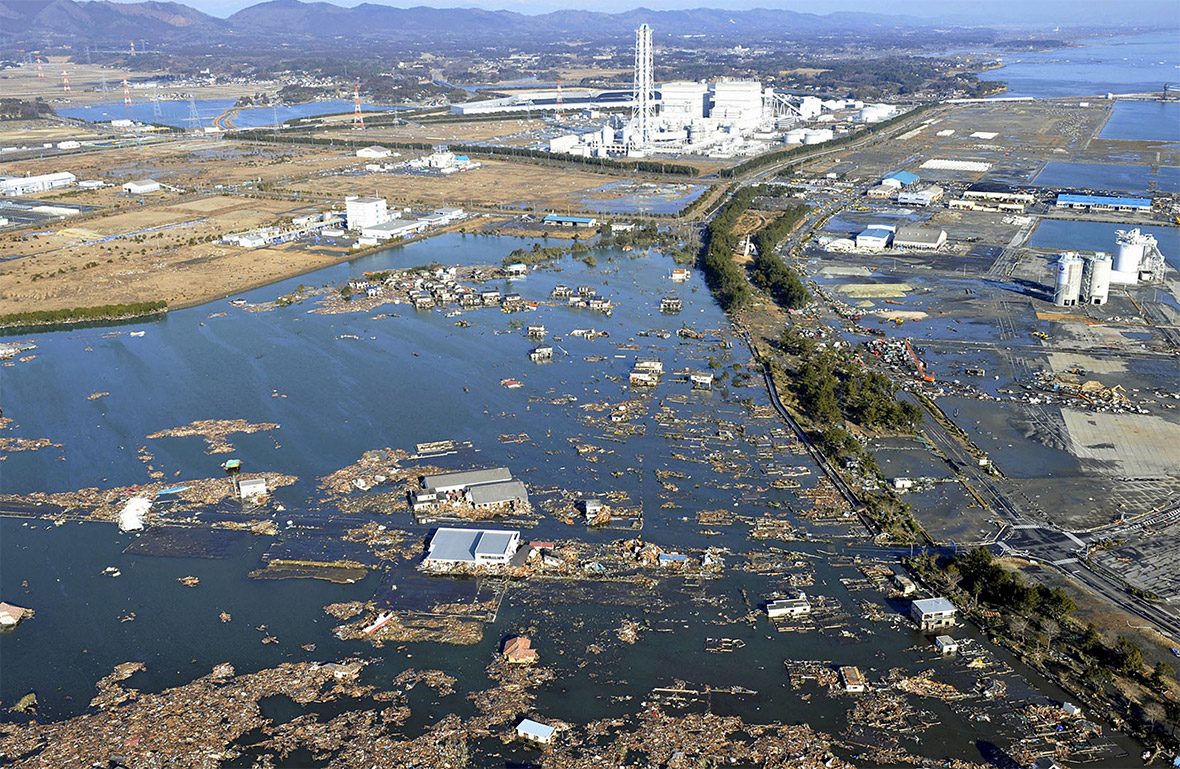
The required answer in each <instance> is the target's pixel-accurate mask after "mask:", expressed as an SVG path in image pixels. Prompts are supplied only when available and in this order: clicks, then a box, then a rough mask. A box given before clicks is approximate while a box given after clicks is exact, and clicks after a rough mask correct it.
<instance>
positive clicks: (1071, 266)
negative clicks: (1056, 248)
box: [1053, 253, 1083, 307]
mask: <svg viewBox="0 0 1180 769" xmlns="http://www.w3.org/2000/svg"><path fill="white" fill-rule="evenodd" d="M1056 264H1057V279H1056V281H1055V282H1054V284H1053V304H1055V305H1057V306H1058V307H1073V306H1074V305H1076V304H1077V303H1078V297H1079V296H1080V295H1081V293H1082V269H1083V265H1082V257H1080V256H1078V255H1077V254H1074V253H1065V254H1062V255H1061V258H1059V259H1058V260H1057V263H1056Z"/></svg>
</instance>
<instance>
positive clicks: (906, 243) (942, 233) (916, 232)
mask: <svg viewBox="0 0 1180 769" xmlns="http://www.w3.org/2000/svg"><path fill="white" fill-rule="evenodd" d="M945 243H946V230H936V229H932V228H927V227H919V226H917V225H913V224H907V225H902V226H901V227H898V228H897V232H896V233H894V235H893V247H894V248H921V249H936V248H941V247H942V246H943V245H944V244H945Z"/></svg>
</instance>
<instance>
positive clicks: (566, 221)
mask: <svg viewBox="0 0 1180 769" xmlns="http://www.w3.org/2000/svg"><path fill="white" fill-rule="evenodd" d="M541 222H542V224H547V225H549V226H551V227H597V226H598V220H597V219H595V218H594V217H593V216H562V215H560V214H546V216H545V218H544V219H543V220H541Z"/></svg>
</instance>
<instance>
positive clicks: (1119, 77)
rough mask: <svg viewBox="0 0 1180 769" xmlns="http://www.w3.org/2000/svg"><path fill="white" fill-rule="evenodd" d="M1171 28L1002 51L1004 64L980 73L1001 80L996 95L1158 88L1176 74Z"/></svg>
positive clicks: (1179, 71) (1179, 73) (1178, 57)
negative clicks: (1045, 47)
mask: <svg viewBox="0 0 1180 769" xmlns="http://www.w3.org/2000/svg"><path fill="white" fill-rule="evenodd" d="M1176 36H1177V33H1176V31H1175V30H1172V31H1163V32H1152V33H1149V34H1143V35H1128V36H1120V37H1111V38H1108V39H1104V40H1095V41H1087V42H1084V43H1083V44H1082V45H1080V46H1078V47H1076V48H1058V49H1054V50H1051V51H1040V52H1036V53H1020V54H1008V55H1004V56H1003V59H1004V62H1005V64H1004V66H1003V67H1000V68H999V69H993V70H989V71H987V72H981V73H980V79H981V80H983V81H987V82H993V81H997V80H999V81H1004V82H1006V83H1007V84H1008V91H1007V92H1006V93H1003V94H1000V95H1001V96H1037V97H1055V96H1096V95H1105V94H1107V93H1146V92H1149V91H1159V90H1160V89H1161V88H1163V85H1164V83H1176V82H1177V81H1178V80H1180V46H1178V45H1177V44H1176Z"/></svg>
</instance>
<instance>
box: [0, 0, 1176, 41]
mask: <svg viewBox="0 0 1180 769" xmlns="http://www.w3.org/2000/svg"><path fill="white" fill-rule="evenodd" d="M209 1H210V2H212V0H209ZM923 3H926V4H925V5H923ZM993 3H996V4H998V5H993V6H992V7H993V9H999V8H1004V9H1006V11H1004V12H1001V11H999V10H997V11H996V12H995V13H989V14H987V16H986V21H984V20H983V19H979V18H977V17H976V18H971V19H970V20H969V18H968V17H963V18H962V19H959V18H957V17H956V16H955V14H956V13H957V14H960V15H961V14H962V13H963V12H964V11H963V7H962V6H963V4H962V3H953V2H945V3H942V2H940V3H939V4H936V5H935V6H930V0H910V3H908V4H904V5H898V6H885V7H889V8H890V9H891V10H892V9H894V8H900V9H904V10H905V11H910V10H912V11H914V12H919V11H921V12H923V13H924V14H927V15H926V16H925V17H923V18H920V17H918V16H902V15H885V14H879V13H864V12H853V11H844V12H836V13H827V14H823V15H819V14H815V13H802V12H797V11H790V10H780V9H765V8H759V9H752V10H736V9H718V8H697V9H690V10H649V9H644V8H639V9H635V10H628V11H621V12H617V13H603V12H595V11H587V10H562V11H553V12H550V13H542V14H534V15H529V14H523V13H517V12H514V11H507V10H485V9H483V8H475V7H468V8H433V7H426V6H418V7H413V8H395V7H393V6H389V5H380V4H374V3H363V4H361V5H357V6H354V7H351V8H345V7H341V6H338V5H333V4H331V3H327V2H301V1H300V0H268V2H262V3H258V4H257V5H252V6H249V7H246V8H243V9H241V10H239V11H237V12H236V13H234V14H232V15H230V16H228V17H227V18H219V17H216V16H211V15H209V14H207V13H203V12H202V11H199V10H197V9H195V8H192V7H190V6H187V5H184V4H182V3H176V2H156V1H154V0H148V2H110V0H89V1H88V2H79V1H78V0H0V43H5V44H11V43H15V42H18V41H19V42H24V43H28V42H35V43H41V44H47V45H52V44H54V43H59V44H60V43H70V42H75V41H76V42H85V43H88V44H93V43H112V42H114V43H117V42H120V41H126V40H129V39H131V38H134V39H137V40H143V41H148V42H160V43H165V42H192V43H212V44H216V43H233V44H235V45H251V44H255V45H259V46H264V47H270V46H274V45H281V44H288V45H290V44H292V43H294V42H295V40H318V41H324V42H330V41H331V40H332V38H348V39H351V40H358V41H364V40H385V41H393V42H396V41H398V40H404V41H407V42H415V43H421V42H429V41H431V40H439V41H444V40H446V41H450V40H466V41H480V40H486V41H488V42H489V43H492V44H496V43H502V42H509V41H512V40H520V41H539V40H545V41H559V40H567V41H586V42H589V41H602V40H606V39H611V38H624V37H627V36H630V35H631V34H632V33H633V32H634V30H635V27H636V26H638V25H639V24H641V23H644V22H646V23H648V24H651V25H652V27H653V29H654V30H655V31H656V33H657V40H658V38H659V37H660V36H672V37H680V36H694V35H705V36H709V37H712V38H732V39H734V41H735V42H742V41H744V44H749V42H751V41H759V40H767V39H774V38H780V39H782V38H790V37H795V36H812V37H814V36H818V35H841V34H857V33H868V32H873V31H877V32H887V31H890V30H896V31H910V30H914V29H918V28H923V27H926V28H934V27H935V26H936V25H939V26H941V28H942V29H944V30H945V29H947V28H948V27H953V26H954V24H955V23H958V22H962V23H972V22H974V23H979V22H980V21H984V23H985V24H986V26H996V27H999V26H1008V25H1011V24H1014V23H1016V21H1017V18H1018V14H1017V13H1016V9H1015V6H1013V3H1019V4H1025V6H1026V7H1028V8H1032V9H1034V10H1035V9H1041V10H1042V11H1046V12H1048V11H1054V12H1055V13H1053V14H1052V15H1053V16H1054V17H1056V18H1060V19H1064V20H1066V21H1063V22H1062V23H1067V22H1068V23H1072V24H1084V23H1087V22H1086V21H1084V20H1083V19H1084V18H1090V17H1088V16H1086V9H1087V8H1089V9H1091V10H1093V7H1095V6H1097V7H1107V6H1108V5H1109V4H1107V3H1094V4H1093V5H1090V4H1087V3H1083V4H1081V5H1080V6H1079V5H1077V4H1076V2H1075V0H1039V4H1038V3H1032V4H1026V0H993ZM1161 3H1162V5H1161ZM1130 4H1131V5H1136V4H1138V6H1142V10H1144V11H1146V12H1147V13H1145V14H1133V13H1130V12H1129V9H1127V8H1126V6H1125V4H1124V10H1125V11H1126V12H1125V13H1124V14H1123V15H1122V16H1121V19H1122V20H1123V23H1125V24H1131V23H1135V24H1141V25H1144V26H1151V25H1152V24H1153V23H1156V24H1158V23H1160V18H1161V17H1159V15H1158V14H1157V13H1152V12H1153V11H1156V10H1158V9H1159V8H1163V9H1165V15H1164V16H1163V17H1162V19H1164V22H1163V23H1165V24H1169V25H1174V24H1175V21H1174V16H1173V15H1172V14H1174V10H1175V0H1131V3H1130ZM970 5H973V6H974V5H977V4H974V3H972V4H970ZM1066 6H1069V7H1072V8H1075V9H1077V12H1076V13H1075V12H1070V11H1067V10H1066ZM838 7H839V6H838ZM932 7H933V8H939V7H943V8H945V11H946V14H947V15H946V16H943V17H938V16H935V17H931V16H929V15H928V14H929V12H930V11H931V8H932ZM1090 16H1092V17H1093V18H1094V21H1095V22H1097V21H1098V20H1099V17H1098V16H1094V15H1093V13H1091V14H1090ZM1102 18H1103V19H1105V18H1106V17H1102ZM1169 18H1172V19H1173V20H1172V21H1171V22H1168V21H1167V19H1169ZM276 36H277V37H276Z"/></svg>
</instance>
